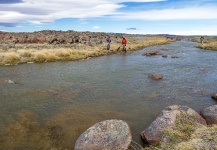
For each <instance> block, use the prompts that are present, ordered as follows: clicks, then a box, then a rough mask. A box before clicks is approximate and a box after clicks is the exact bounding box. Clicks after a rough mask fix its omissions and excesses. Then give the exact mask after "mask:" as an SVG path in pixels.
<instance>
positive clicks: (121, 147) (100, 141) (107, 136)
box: [74, 120, 132, 150]
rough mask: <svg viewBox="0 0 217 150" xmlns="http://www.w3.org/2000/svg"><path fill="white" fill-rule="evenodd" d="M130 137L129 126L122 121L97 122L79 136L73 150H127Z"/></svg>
mask: <svg viewBox="0 0 217 150" xmlns="http://www.w3.org/2000/svg"><path fill="white" fill-rule="evenodd" d="M131 141H132V135H131V131H130V127H129V125H128V124H127V123H126V122H124V121H122V120H106V121H103V122H99V123H97V124H95V125H94V126H92V127H90V128H89V129H87V130H86V131H85V132H84V133H82V134H81V135H80V137H79V138H78V140H77V141H76V143H75V148H74V149H75V150H91V149H94V150H102V149H103V150H127V149H128V148H129V146H130V144H131Z"/></svg>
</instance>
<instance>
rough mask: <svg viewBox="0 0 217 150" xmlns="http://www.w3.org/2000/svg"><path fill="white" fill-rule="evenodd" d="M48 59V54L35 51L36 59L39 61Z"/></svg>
mask: <svg viewBox="0 0 217 150" xmlns="http://www.w3.org/2000/svg"><path fill="white" fill-rule="evenodd" d="M46 60H47V57H46V54H44V53H42V52H36V53H34V61H35V62H38V63H42V62H45V61H46Z"/></svg>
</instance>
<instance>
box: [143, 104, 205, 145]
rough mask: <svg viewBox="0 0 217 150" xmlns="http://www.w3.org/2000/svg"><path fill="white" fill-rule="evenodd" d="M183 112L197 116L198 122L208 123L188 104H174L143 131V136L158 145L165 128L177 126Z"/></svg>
mask: <svg viewBox="0 0 217 150" xmlns="http://www.w3.org/2000/svg"><path fill="white" fill-rule="evenodd" d="M181 113H186V114H188V115H190V116H193V117H194V118H195V121H196V122H197V123H200V124H203V125H206V121H205V120H204V119H203V118H202V117H201V116H200V115H199V114H198V113H197V112H195V111H194V110H193V109H191V108H189V107H187V106H180V105H173V106H169V107H167V108H166V109H164V110H163V111H162V112H161V114H160V115H159V116H158V117H157V118H156V120H155V121H153V122H152V123H151V124H150V125H149V126H148V128H146V129H145V130H144V131H143V132H141V136H142V138H143V139H144V140H145V141H146V142H148V143H149V144H151V145H157V144H159V142H160V139H161V137H162V135H163V131H164V130H165V129H171V128H174V127H175V123H176V118H177V116H178V115H180V114H181Z"/></svg>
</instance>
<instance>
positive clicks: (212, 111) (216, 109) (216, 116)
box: [201, 105, 217, 125]
mask: <svg viewBox="0 0 217 150" xmlns="http://www.w3.org/2000/svg"><path fill="white" fill-rule="evenodd" d="M201 115H202V116H203V118H204V119H205V120H206V122H207V124H208V125H212V124H217V105H213V106H210V107H207V108H205V109H204V110H203V111H201Z"/></svg>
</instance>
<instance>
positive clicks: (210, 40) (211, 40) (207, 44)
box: [193, 37, 217, 50]
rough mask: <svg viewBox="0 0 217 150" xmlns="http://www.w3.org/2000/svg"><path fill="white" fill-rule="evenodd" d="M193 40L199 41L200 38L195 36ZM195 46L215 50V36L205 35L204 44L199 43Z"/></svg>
mask: <svg viewBox="0 0 217 150" xmlns="http://www.w3.org/2000/svg"><path fill="white" fill-rule="evenodd" d="M193 41H194V42H198V43H199V42H200V38H199V37H197V38H195V39H194V40H193ZM197 47H198V48H201V49H206V50H217V37H205V38H204V44H199V45H197Z"/></svg>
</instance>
